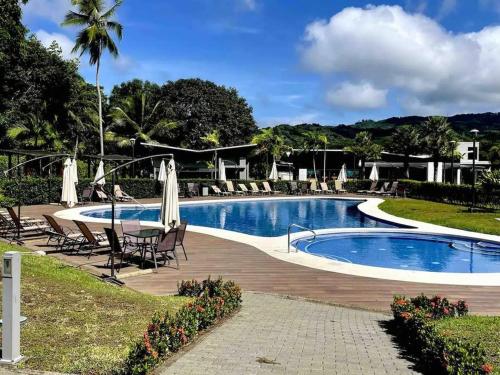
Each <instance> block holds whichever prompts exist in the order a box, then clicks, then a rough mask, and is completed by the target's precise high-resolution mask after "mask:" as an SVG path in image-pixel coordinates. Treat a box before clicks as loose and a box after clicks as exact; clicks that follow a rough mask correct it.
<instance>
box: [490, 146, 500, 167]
mask: <svg viewBox="0 0 500 375" xmlns="http://www.w3.org/2000/svg"><path fill="white" fill-rule="evenodd" d="M488 159H489V160H490V161H491V162H492V163H495V164H498V162H499V161H500V144H496V145H493V146H491V147H490V149H489V150H488Z"/></svg>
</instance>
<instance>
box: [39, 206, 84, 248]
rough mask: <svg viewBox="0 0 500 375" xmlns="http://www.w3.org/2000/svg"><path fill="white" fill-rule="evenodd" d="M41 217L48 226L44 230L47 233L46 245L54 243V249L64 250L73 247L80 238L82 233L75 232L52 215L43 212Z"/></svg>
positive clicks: (77, 243)
mask: <svg viewBox="0 0 500 375" xmlns="http://www.w3.org/2000/svg"><path fill="white" fill-rule="evenodd" d="M43 217H44V218H45V219H46V220H47V223H48V224H49V226H50V228H47V229H46V230H45V233H46V234H47V235H48V239H47V245H50V244H51V243H52V242H54V243H55V246H56V250H59V251H65V250H69V249H74V248H75V246H77V245H79V243H80V241H81V240H82V235H81V234H80V233H76V232H75V231H74V230H73V229H71V228H68V227H65V226H62V225H61V224H59V223H58V222H57V220H56V219H55V218H54V217H53V216H52V215H47V214H44V215H43Z"/></svg>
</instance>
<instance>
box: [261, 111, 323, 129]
mask: <svg viewBox="0 0 500 375" xmlns="http://www.w3.org/2000/svg"><path fill="white" fill-rule="evenodd" d="M320 117H321V113H319V112H305V113H301V114H299V115H296V116H289V117H286V116H279V117H264V118H263V119H262V120H261V121H260V122H259V126H262V127H267V126H275V125H279V124H290V125H299V124H310V123H315V122H318V121H319V119H320Z"/></svg>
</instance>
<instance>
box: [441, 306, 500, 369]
mask: <svg viewBox="0 0 500 375" xmlns="http://www.w3.org/2000/svg"><path fill="white" fill-rule="evenodd" d="M435 326H436V328H437V329H438V331H439V333H441V334H443V335H445V336H448V337H454V338H457V339H461V340H464V341H468V342H471V343H480V344H481V345H482V346H483V348H484V349H485V350H486V355H487V361H488V363H491V364H492V365H493V366H494V371H493V373H494V374H500V317H499V316H495V317H492V316H491V317H490V316H465V317H461V318H456V319H441V320H437V321H436V322H435Z"/></svg>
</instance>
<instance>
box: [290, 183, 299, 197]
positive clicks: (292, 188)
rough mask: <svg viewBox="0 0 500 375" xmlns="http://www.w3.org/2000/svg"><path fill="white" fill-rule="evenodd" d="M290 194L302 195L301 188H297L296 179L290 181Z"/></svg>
mask: <svg viewBox="0 0 500 375" xmlns="http://www.w3.org/2000/svg"><path fill="white" fill-rule="evenodd" d="M289 184H290V185H289V186H290V194H292V195H302V190H301V189H300V188H299V185H298V184H297V181H290V182H289Z"/></svg>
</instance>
